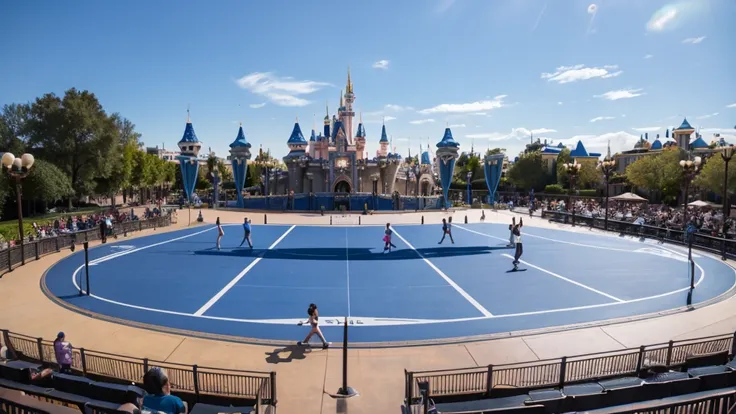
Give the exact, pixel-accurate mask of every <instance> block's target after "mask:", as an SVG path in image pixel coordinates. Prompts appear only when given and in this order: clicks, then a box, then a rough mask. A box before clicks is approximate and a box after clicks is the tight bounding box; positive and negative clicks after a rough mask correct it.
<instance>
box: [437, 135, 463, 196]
mask: <svg viewBox="0 0 736 414" xmlns="http://www.w3.org/2000/svg"><path fill="white" fill-rule="evenodd" d="M459 147H460V144H458V143H457V141H455V139H454V138H452V131H451V130H450V128H449V127H448V128H445V135H444V136H443V137H442V140H440V142H438V143H437V160H438V161H439V162H438V164H439V165H438V167H439V169H440V182H441V183H442V196H443V198H444V207H445V208H449V207H450V203H449V201H448V200H447V195H448V192H449V191H450V184H451V183H452V173H453V171H454V170H455V161H456V160H457V157H458V153H457V151H458V148H459Z"/></svg>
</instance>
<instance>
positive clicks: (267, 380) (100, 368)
mask: <svg viewBox="0 0 736 414" xmlns="http://www.w3.org/2000/svg"><path fill="white" fill-rule="evenodd" d="M2 335H3V339H4V342H5V344H6V345H7V346H8V348H9V349H10V350H11V351H12V352H13V353H14V354H15V356H16V357H17V358H19V359H22V360H27V361H33V362H38V363H40V364H45V365H52V366H53V365H56V356H55V353H54V344H53V342H51V341H47V340H44V339H43V338H33V337H31V336H27V335H22V334H18V333H14V332H10V331H7V330H2ZM154 366H155V367H160V368H164V369H166V371H167V373H168V376H169V381H170V383H171V389H172V391H174V392H179V393H186V394H190V395H193V396H194V397H195V400H197V401H198V400H199V397H200V396H203V395H209V396H219V397H226V398H232V399H239V400H249V401H257V402H258V403H261V404H265V405H272V406H275V405H276V373H275V372H273V371H272V372H260V371H240V370H231V369H223V368H212V367H200V366H198V365H184V364H177V363H172V362H164V361H157V360H152V359H148V358H137V357H130V356H125V355H116V354H110V353H106V352H99V351H93V350H90V349H85V348H79V349H76V348H75V349H73V351H72V369H73V370H74V371H77V372H78V373H80V374H81V375H83V376H89V377H93V378H101V379H103V380H107V381H111V382H122V383H127V384H130V383H135V384H142V382H143V375H144V374H145V373H146V372H147V371H148V369H149V367H154Z"/></svg>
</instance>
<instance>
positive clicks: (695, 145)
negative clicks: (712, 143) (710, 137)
mask: <svg viewBox="0 0 736 414" xmlns="http://www.w3.org/2000/svg"><path fill="white" fill-rule="evenodd" d="M690 146H691V147H693V148H708V143H707V142H705V140H704V139H703V137H701V136H698V138H697V139H696V140H695V141H693V142H692V143H690Z"/></svg>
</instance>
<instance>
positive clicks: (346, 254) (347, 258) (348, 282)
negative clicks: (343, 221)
mask: <svg viewBox="0 0 736 414" xmlns="http://www.w3.org/2000/svg"><path fill="white" fill-rule="evenodd" d="M349 255H350V249H349V248H348V228H347V227H345V274H346V275H347V285H348V318H349V317H350V257H349Z"/></svg>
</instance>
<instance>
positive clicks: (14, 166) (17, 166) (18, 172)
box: [2, 152, 35, 265]
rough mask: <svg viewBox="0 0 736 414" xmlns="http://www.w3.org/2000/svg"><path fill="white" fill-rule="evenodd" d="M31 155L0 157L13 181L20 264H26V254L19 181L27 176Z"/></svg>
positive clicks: (7, 153) (32, 159) (4, 155)
mask: <svg viewBox="0 0 736 414" xmlns="http://www.w3.org/2000/svg"><path fill="white" fill-rule="evenodd" d="M34 161H35V160H34V158H33V155H31V154H23V155H21V156H20V158H16V157H15V156H14V155H13V154H11V153H9V152H6V153H5V154H3V157H2V164H3V168H4V169H5V171H6V172H7V174H8V176H10V177H11V178H13V179H14V180H15V195H16V203H17V204H18V238H19V240H20V262H21V264H23V265H24V264H26V252H25V250H24V247H23V239H24V237H23V209H22V206H23V204H22V200H21V191H22V186H21V180H23V179H24V178H26V177H27V176H28V173H29V172H30V171H31V167H33V162H34Z"/></svg>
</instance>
